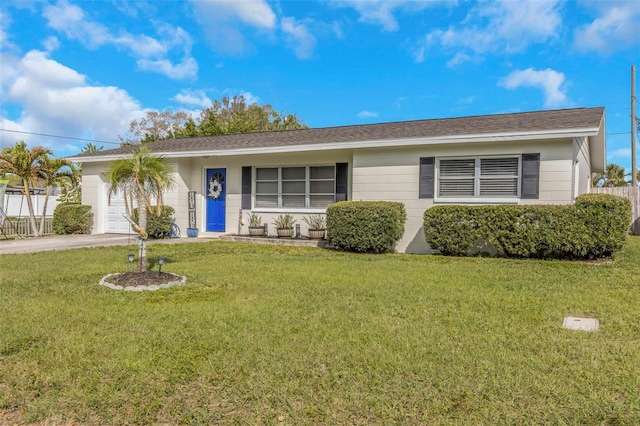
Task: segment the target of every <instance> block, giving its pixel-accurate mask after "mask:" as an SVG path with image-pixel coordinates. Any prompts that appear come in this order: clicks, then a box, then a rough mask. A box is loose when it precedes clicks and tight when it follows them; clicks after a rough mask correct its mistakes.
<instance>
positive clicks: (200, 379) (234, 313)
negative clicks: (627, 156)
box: [0, 237, 640, 425]
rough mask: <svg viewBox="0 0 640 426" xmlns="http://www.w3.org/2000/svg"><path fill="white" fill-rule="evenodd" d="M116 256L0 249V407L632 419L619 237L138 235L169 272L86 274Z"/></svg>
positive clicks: (112, 415)
mask: <svg viewBox="0 0 640 426" xmlns="http://www.w3.org/2000/svg"><path fill="white" fill-rule="evenodd" d="M126 253H127V249H126V248H124V247H117V248H100V249H82V250H70V251H61V252H45V253H37V254H27V255H2V256H0V277H1V281H0V423H18V424H20V423H42V424H48V425H51V424H69V423H72V422H73V423H74V424H77V423H79V424H89V425H91V424H95V425H103V424H296V425H297V424H393V423H396V424H400V423H402V424H430V425H431V424H459V423H463V424H594V425H595V424H597V425H600V424H611V425H618V424H629V425H632V424H638V423H640V385H639V383H640V382H639V381H638V380H639V379H638V378H639V377H640V350H639V348H640V325H639V322H640V238H638V237H630V238H629V243H628V244H627V247H626V248H625V249H624V251H623V252H622V253H620V255H619V256H618V257H617V258H616V259H615V261H614V262H612V263H605V264H597V265H594V264H588V263H577V262H565V261H528V260H508V259H487V258H446V257H440V256H410V255H400V254H390V255H357V254H348V253H340V252H334V251H329V250H322V249H311V248H291V247H272V246H260V245H250V244H242V243H231V242H209V243H194V244H184V245H152V246H150V247H149V255H150V258H152V259H153V258H154V257H155V256H158V255H164V256H165V257H167V261H168V263H167V264H166V265H165V266H164V267H163V271H167V272H174V273H178V274H181V275H186V276H187V279H188V284H187V286H184V287H174V288H171V289H167V290H162V291H157V292H146V293H131V292H118V291H114V290H110V289H107V288H105V287H101V286H98V285H97V283H98V281H99V280H100V278H102V276H104V275H106V274H108V273H112V272H125V271H126V270H127V269H128V263H127V261H126ZM564 316H588V317H596V318H598V319H599V320H600V326H601V329H600V331H597V332H580V331H571V330H566V329H563V328H562V327H561V323H562V319H563V317H564Z"/></svg>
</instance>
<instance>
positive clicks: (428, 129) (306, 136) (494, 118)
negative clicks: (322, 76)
mask: <svg viewBox="0 0 640 426" xmlns="http://www.w3.org/2000/svg"><path fill="white" fill-rule="evenodd" d="M603 115H604V108H603V107H595V108H573V109H562V110H550V111H533V112H520V113H510V114H495V115H481V116H472V117H459V118H442V119H428V120H414V121H399V122H392V123H378V124H363V125H353V126H341V127H325V128H315V129H303V130H285V131H278V132H260V133H244V134H234V135H218V136H200V137H193V138H184V139H168V140H162V141H156V142H153V143H151V144H149V145H148V146H149V147H150V148H151V150H152V151H153V152H156V153H161V154H170V153H175V152H190V151H193V152H202V151H224V150H231V149H250V148H269V147H286V146H299V145H321V144H327V143H340V142H359V141H381V140H397V139H412V138H419V137H425V138H434V137H451V136H465V135H490V134H504V133H529V132H531V133H537V132H545V131H562V130H569V129H594V128H598V127H599V126H600V123H601V120H602V118H603ZM134 149H135V147H134V146H125V147H120V148H115V149H110V150H106V151H100V152H97V153H91V154H84V155H78V156H77V157H74V158H78V159H81V158H82V157H92V158H95V157H101V156H113V155H126V154H129V153H131V152H132V151H133V150H134Z"/></svg>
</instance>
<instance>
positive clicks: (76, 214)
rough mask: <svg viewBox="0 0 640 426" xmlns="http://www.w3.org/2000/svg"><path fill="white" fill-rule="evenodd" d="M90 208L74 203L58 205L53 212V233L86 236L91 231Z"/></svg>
mask: <svg viewBox="0 0 640 426" xmlns="http://www.w3.org/2000/svg"><path fill="white" fill-rule="evenodd" d="M92 217H93V214H92V213H91V206H86V205H82V204H76V203H68V204H66V203H65V204H58V206H57V207H56V209H55V210H54V212H53V232H55V233H56V234H58V235H64V234H88V233H89V232H90V231H91V218H92Z"/></svg>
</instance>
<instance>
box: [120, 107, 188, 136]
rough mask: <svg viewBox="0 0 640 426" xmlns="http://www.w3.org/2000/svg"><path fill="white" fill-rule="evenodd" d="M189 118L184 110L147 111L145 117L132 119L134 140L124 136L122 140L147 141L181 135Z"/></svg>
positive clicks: (130, 128) (131, 128)
mask: <svg viewBox="0 0 640 426" xmlns="http://www.w3.org/2000/svg"><path fill="white" fill-rule="evenodd" d="M188 118H189V116H188V115H187V113H186V112H183V111H179V112H171V111H163V112H157V111H147V112H146V115H145V116H144V117H142V118H140V119H135V120H133V121H131V124H130V125H129V132H130V133H131V134H132V135H133V136H134V138H133V140H125V139H123V138H122V137H120V140H121V141H122V142H123V143H124V144H134V143H136V141H140V142H142V143H147V142H154V141H157V140H162V139H173V138H175V137H181V136H177V135H178V134H179V133H180V132H181V131H182V129H183V128H184V125H185V123H186V122H187V119H188Z"/></svg>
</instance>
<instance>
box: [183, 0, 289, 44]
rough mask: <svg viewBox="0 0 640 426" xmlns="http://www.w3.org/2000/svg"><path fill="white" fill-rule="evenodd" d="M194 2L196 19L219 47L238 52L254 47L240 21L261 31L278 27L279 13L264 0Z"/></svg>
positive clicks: (203, 0) (192, 2)
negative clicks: (277, 14) (277, 15)
mask: <svg viewBox="0 0 640 426" xmlns="http://www.w3.org/2000/svg"><path fill="white" fill-rule="evenodd" d="M191 4H192V6H193V10H194V15H195V18H196V20H197V21H198V23H199V24H200V25H201V26H202V29H203V30H204V31H205V32H206V34H207V38H208V41H209V42H210V44H211V45H212V46H213V47H214V48H215V49H216V50H221V51H224V52H228V53H236V54H238V53H246V52H250V51H252V50H254V47H253V45H252V44H251V43H250V42H249V41H248V40H247V35H246V34H245V29H244V28H243V27H242V25H239V24H243V25H245V26H248V27H250V28H253V29H254V30H257V31H261V32H265V31H267V32H268V31H271V30H273V29H275V28H276V24H277V19H276V14H275V13H274V12H273V10H272V9H271V7H270V6H269V4H268V3H267V2H266V1H264V0H238V1H218V0H191Z"/></svg>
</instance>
